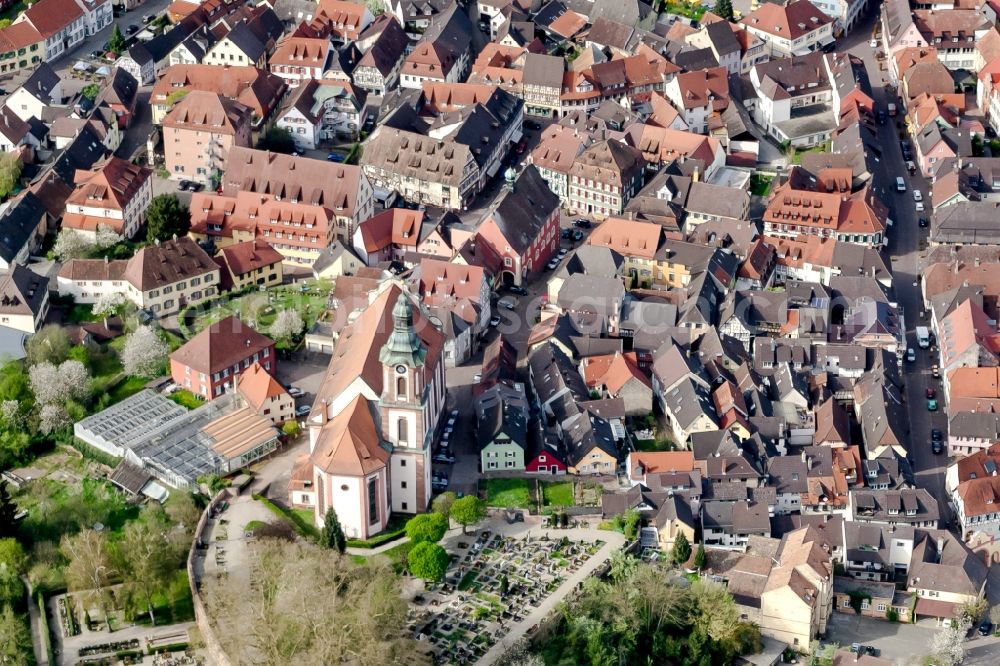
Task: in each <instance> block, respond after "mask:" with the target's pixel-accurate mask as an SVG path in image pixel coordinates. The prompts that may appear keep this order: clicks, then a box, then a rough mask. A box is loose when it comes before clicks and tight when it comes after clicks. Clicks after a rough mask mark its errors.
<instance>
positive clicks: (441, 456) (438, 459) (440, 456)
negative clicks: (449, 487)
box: [431, 453, 455, 465]
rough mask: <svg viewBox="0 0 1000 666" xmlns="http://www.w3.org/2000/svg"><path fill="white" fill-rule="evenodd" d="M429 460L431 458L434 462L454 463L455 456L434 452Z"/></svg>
mask: <svg viewBox="0 0 1000 666" xmlns="http://www.w3.org/2000/svg"><path fill="white" fill-rule="evenodd" d="M431 460H433V461H434V462H436V463H442V464H445V465H453V464H455V456H449V455H445V454H443V453H438V454H436V455H435V456H434V457H433V458H432V459H431Z"/></svg>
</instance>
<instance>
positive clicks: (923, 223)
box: [919, 217, 930, 228]
mask: <svg viewBox="0 0 1000 666" xmlns="http://www.w3.org/2000/svg"><path fill="white" fill-rule="evenodd" d="M919 221H920V226H921V227H924V228H926V227H927V225H928V224H930V222H929V221H928V219H927V218H926V217H922V218H920V220H919Z"/></svg>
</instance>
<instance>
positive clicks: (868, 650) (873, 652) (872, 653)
mask: <svg viewBox="0 0 1000 666" xmlns="http://www.w3.org/2000/svg"><path fill="white" fill-rule="evenodd" d="M865 654H867V655H868V656H869V657H877V656H879V655H880V654H882V651H881V650H879V649H878V648H877V647H875V646H874V645H866V646H865Z"/></svg>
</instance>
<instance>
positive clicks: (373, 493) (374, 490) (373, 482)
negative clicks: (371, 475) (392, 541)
mask: <svg viewBox="0 0 1000 666" xmlns="http://www.w3.org/2000/svg"><path fill="white" fill-rule="evenodd" d="M377 483H378V479H369V480H368V524H369V525H374V524H375V523H377V522H378V487H377Z"/></svg>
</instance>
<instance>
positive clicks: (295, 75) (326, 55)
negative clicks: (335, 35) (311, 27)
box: [268, 35, 336, 88]
mask: <svg viewBox="0 0 1000 666" xmlns="http://www.w3.org/2000/svg"><path fill="white" fill-rule="evenodd" d="M335 53H336V51H335V50H334V48H333V45H332V44H331V43H330V41H329V40H327V39H319V38H313V37H296V36H294V35H293V36H289V37H286V38H285V39H283V40H282V41H281V42H279V44H278V48H277V49H275V51H274V53H273V54H271V57H270V58H269V59H268V67H269V68H270V70H271V73H272V74H275V75H277V76H280V77H281V78H283V79H284V80H285V81H287V82H288V85H289V86H290V87H292V88H294V87H296V86H298V85H301V84H302V83H303V82H305V81H309V80H311V79H322V78H323V74H324V73H325V72H326V69H327V67H328V66H329V64H330V59H331V58H332V57H333V55H334V54H335Z"/></svg>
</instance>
